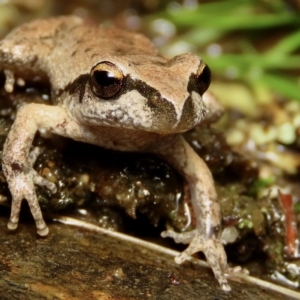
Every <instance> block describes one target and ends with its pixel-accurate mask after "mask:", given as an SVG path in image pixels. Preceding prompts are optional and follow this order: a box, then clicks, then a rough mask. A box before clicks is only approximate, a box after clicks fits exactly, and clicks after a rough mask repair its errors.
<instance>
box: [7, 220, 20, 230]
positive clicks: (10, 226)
mask: <svg viewBox="0 0 300 300" xmlns="http://www.w3.org/2000/svg"><path fill="white" fill-rule="evenodd" d="M18 224H19V222H18V221H17V222H13V221H11V220H9V221H8V223H7V228H8V229H9V230H16V229H17V228H18Z"/></svg>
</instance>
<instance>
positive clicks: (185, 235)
mask: <svg viewBox="0 0 300 300" xmlns="http://www.w3.org/2000/svg"><path fill="white" fill-rule="evenodd" d="M195 235H196V231H195V230H192V231H188V232H182V233H178V232H175V231H173V230H166V231H163V232H162V233H161V237H163V238H166V237H170V238H172V239H173V240H174V241H175V242H176V243H183V244H189V243H190V242H191V241H192V240H193V238H194V237H195Z"/></svg>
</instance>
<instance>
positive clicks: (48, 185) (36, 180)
mask: <svg viewBox="0 0 300 300" xmlns="http://www.w3.org/2000/svg"><path fill="white" fill-rule="evenodd" d="M34 172H35V171H34ZM34 183H35V184H37V185H39V186H44V187H46V188H47V189H48V190H49V191H50V192H51V193H52V194H55V193H56V192H57V188H56V185H55V183H53V182H51V181H49V180H47V179H45V178H44V177H42V176H40V175H39V174H38V173H37V172H35V174H34Z"/></svg>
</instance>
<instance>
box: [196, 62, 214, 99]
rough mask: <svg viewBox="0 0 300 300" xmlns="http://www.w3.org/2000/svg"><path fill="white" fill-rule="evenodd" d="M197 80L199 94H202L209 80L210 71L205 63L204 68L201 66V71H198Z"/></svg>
mask: <svg viewBox="0 0 300 300" xmlns="http://www.w3.org/2000/svg"><path fill="white" fill-rule="evenodd" d="M200 67H201V66H200ZM199 69H200V68H199ZM197 82H198V89H199V94H200V95H203V94H204V93H205V92H206V90H207V89H208V87H209V85H210V82H211V72H210V69H209V67H208V66H207V65H205V66H204V68H202V69H201V71H200V72H199V73H198V76H197Z"/></svg>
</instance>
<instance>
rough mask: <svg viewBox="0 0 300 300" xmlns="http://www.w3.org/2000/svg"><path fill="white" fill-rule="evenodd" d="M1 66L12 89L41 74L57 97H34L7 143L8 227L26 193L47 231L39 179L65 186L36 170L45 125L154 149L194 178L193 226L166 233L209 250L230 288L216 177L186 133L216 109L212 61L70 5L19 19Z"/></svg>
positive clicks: (1, 52)
mask: <svg viewBox="0 0 300 300" xmlns="http://www.w3.org/2000/svg"><path fill="white" fill-rule="evenodd" d="M0 68H1V70H2V71H3V72H4V74H5V77H6V80H5V84H4V89H5V90H6V92H7V93H13V92H14V88H15V85H16V84H17V83H18V82H23V83H24V82H26V81H28V80H32V79H33V78H38V80H39V81H42V82H47V83H48V84H49V85H50V88H51V103H49V104H44V103H27V104H26V105H23V106H22V107H21V108H20V109H19V110H18V112H17V114H16V116H15V119H14V123H13V125H12V127H11V129H10V131H9V133H8V136H7V138H6V141H5V143H4V148H3V156H2V169H3V173H4V175H5V177H6V180H7V183H8V187H9V190H10V193H11V196H12V204H11V214H10V217H9V221H8V225H7V227H8V229H10V230H15V229H16V228H17V226H18V223H19V215H20V209H21V203H22V201H23V200H26V201H27V202H28V205H29V208H30V211H31V214H32V216H33V218H34V220H35V223H36V228H37V233H38V235H40V236H47V234H48V232H49V229H48V226H47V224H46V223H45V221H44V218H43V214H42V211H41V208H40V204H39V202H38V199H37V195H36V186H40V187H43V188H45V189H48V190H49V191H50V192H51V193H53V194H55V193H56V191H57V188H56V185H55V183H53V182H51V181H49V180H47V179H45V178H43V177H42V176H41V175H40V174H38V173H37V171H35V170H34V166H33V165H34V160H35V158H34V155H32V148H33V146H32V143H33V139H34V137H35V135H36V133H37V131H39V130H41V129H43V130H46V131H49V132H51V133H53V134H57V135H60V136H63V137H67V138H71V139H73V140H76V141H80V142H84V143H90V144H94V145H97V146H99V147H104V148H109V149H112V150H117V151H130V152H143V153H152V154H154V155H157V156H159V157H161V158H163V159H164V160H165V161H167V162H168V163H169V164H170V165H172V166H173V167H174V168H175V169H176V170H177V171H178V172H179V173H180V174H181V175H182V176H183V178H184V179H185V180H186V182H187V183H188V186H189V191H190V201H191V205H192V207H193V211H194V215H195V220H196V222H195V223H196V225H195V229H193V230H191V231H188V232H175V231H172V230H166V231H164V232H162V234H161V235H162V237H170V238H173V239H174V240H175V241H176V242H178V243H184V244H188V247H187V248H186V249H185V250H184V251H183V252H182V253H181V254H179V255H178V256H177V257H176V258H175V262H176V263H178V264H181V263H183V262H184V261H185V260H187V259H189V257H190V256H191V255H193V254H194V253H197V252H199V251H202V252H203V253H204V254H205V256H206V259H207V262H208V264H209V265H210V267H211V268H212V271H213V273H214V276H215V278H216V279H217V281H218V282H219V285H220V287H221V288H222V289H223V290H224V291H230V289H231V288H230V286H229V284H228V281H227V277H226V275H227V274H228V273H230V272H231V269H230V268H229V266H228V263H227V257H226V253H225V250H224V247H223V245H222V242H221V216H220V207H219V204H218V199H217V193H216V189H215V184H214V180H213V177H212V174H211V172H210V170H209V168H208V167H207V165H206V163H205V162H204V160H203V159H202V158H201V157H200V156H199V155H197V154H196V153H195V151H194V150H193V149H192V147H191V146H190V145H189V144H188V143H187V142H186V141H185V139H184V137H183V136H182V133H184V132H186V131H188V130H191V129H192V128H194V127H195V126H197V125H198V124H200V123H201V122H205V120H206V117H208V118H209V116H213V115H214V110H216V109H215V105H212V104H211V103H212V102H213V101H210V100H209V99H210V97H209V96H206V95H207V92H206V91H207V89H208V87H209V85H210V82H211V71H210V69H209V67H208V66H207V65H206V64H205V63H204V62H203V60H202V59H201V58H200V57H199V56H197V55H195V54H192V53H184V54H180V55H177V56H175V57H173V58H171V59H168V58H166V57H164V56H162V55H160V54H159V52H158V50H157V49H156V47H155V46H154V45H153V43H152V42H151V41H150V39H148V38H147V37H145V36H144V35H142V34H139V33H135V32H130V31H126V30H124V29H120V28H116V27H107V26H103V25H96V24H92V23H91V22H87V21H85V20H83V19H82V18H80V17H77V16H72V15H71V16H59V17H52V18H48V19H38V20H34V21H31V22H29V23H26V24H23V25H20V26H19V27H17V28H16V29H14V30H13V31H12V32H11V33H9V34H8V35H7V36H6V37H5V38H4V39H3V40H2V41H1V42H0ZM19 79H21V80H19ZM33 152H34V151H33Z"/></svg>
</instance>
